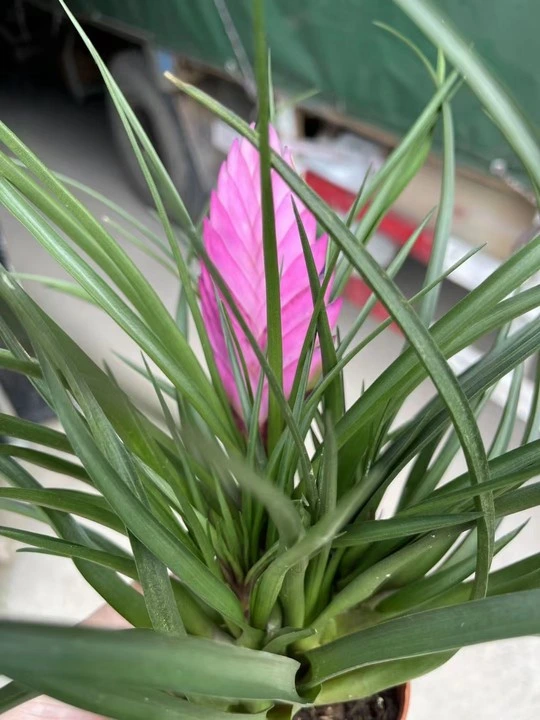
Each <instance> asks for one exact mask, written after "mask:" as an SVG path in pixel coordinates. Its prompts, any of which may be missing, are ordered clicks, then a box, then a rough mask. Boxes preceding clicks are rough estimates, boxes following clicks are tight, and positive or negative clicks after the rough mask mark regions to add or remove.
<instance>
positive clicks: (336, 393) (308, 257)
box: [292, 198, 345, 422]
mask: <svg viewBox="0 0 540 720" xmlns="http://www.w3.org/2000/svg"><path fill="white" fill-rule="evenodd" d="M292 203H293V210H294V216H295V220H296V225H297V226H298V233H299V235H300V241H301V243H302V251H303V253H304V260H305V263H306V268H307V273H308V278H309V284H310V288H311V297H312V301H313V310H314V311H315V306H316V303H317V297H318V296H319V293H320V292H321V282H320V280H319V273H318V272H317V267H316V265H315V260H314V258H313V252H312V250H311V246H310V244H309V240H308V238H307V235H306V230H305V228H304V225H303V223H302V218H301V217H300V213H299V212H298V208H297V206H296V203H295V202H294V198H293V200H292ZM317 332H318V335H319V343H320V350H321V358H322V370H323V375H327V374H328V373H329V372H330V371H331V370H332V368H334V367H335V366H336V364H337V355H336V349H335V347H334V338H333V337H332V330H331V328H330V323H329V321H328V314H327V312H326V306H325V304H323V306H322V308H321V310H320V312H319V313H318V314H317ZM325 394H326V409H327V410H328V412H329V413H330V416H331V417H332V418H333V420H334V422H337V421H338V420H339V418H340V417H341V416H342V415H343V413H344V412H345V396H344V389H343V377H342V376H340V375H338V376H337V377H336V379H335V380H334V382H333V383H331V384H330V385H329V386H328V388H327V390H326V393H325Z"/></svg>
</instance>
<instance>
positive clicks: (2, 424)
mask: <svg viewBox="0 0 540 720" xmlns="http://www.w3.org/2000/svg"><path fill="white" fill-rule="evenodd" d="M0 434H2V435H5V436H8V437H15V438H17V439H18V440H29V441H30V442H34V443H37V444H38V445H46V446H47V447H50V448H53V450H62V451H63V452H67V453H72V452H73V449H72V447H71V445H70V444H69V441H68V439H67V437H66V436H65V435H64V433H61V432H58V430H53V429H52V428H49V427H46V426H44V425H39V424H38V423H34V422H31V421H30V420H24V419H23V418H19V417H16V416H15V415H6V414H5V413H0Z"/></svg>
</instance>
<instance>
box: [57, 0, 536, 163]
mask: <svg viewBox="0 0 540 720" xmlns="http://www.w3.org/2000/svg"><path fill="white" fill-rule="evenodd" d="M53 2H54V0H53ZM434 2H438V3H439V6H440V7H441V9H442V10H444V12H445V13H447V14H448V15H449V16H450V17H451V18H452V20H453V21H454V22H455V24H456V25H457V27H458V28H459V29H460V30H461V31H462V32H463V33H464V34H465V36H466V37H468V38H469V39H470V40H471V43H472V44H473V45H474V47H475V48H476V50H477V51H478V52H479V53H480V54H481V55H482V56H483V57H484V58H485V59H486V61H487V62H488V64H489V65H490V66H491V67H492V68H493V69H495V71H496V72H497V74H498V76H499V77H500V78H501V79H502V81H503V82H504V83H505V84H506V86H507V87H508V88H510V89H511V91H512V93H513V95H514V97H515V98H516V99H517V101H518V102H519V104H520V105H521V106H522V107H523V108H524V109H525V111H526V113H527V115H528V117H529V119H530V121H531V123H532V124H533V125H536V127H538V123H539V118H540V72H539V60H538V50H537V48H538V45H539V37H540V0H434ZM251 4H252V0H71V2H70V6H71V7H72V8H73V9H74V10H75V11H76V12H79V13H84V14H85V15H87V16H94V17H97V16H98V15H99V19H100V21H101V22H107V20H108V19H111V20H114V21H116V22H121V23H122V24H123V25H126V26H128V27H131V28H135V29H138V30H143V31H144V32H145V34H146V35H147V37H148V38H149V40H150V42H151V43H153V44H155V45H156V46H157V47H161V48H164V49H168V50H173V51H175V52H177V53H179V54H182V55H185V56H187V57H190V58H195V59H198V60H201V61H203V62H205V63H207V64H209V65H212V66H215V67H219V68H222V69H223V68H228V69H230V68H231V67H232V66H233V65H234V63H236V60H237V57H238V49H237V52H235V51H234V48H233V43H232V42H231V38H234V32H237V33H238V35H239V37H240V43H241V46H243V48H245V50H246V51H247V53H248V54H249V55H250V56H251V13H250V11H251ZM223 5H226V7H227V10H228V14H229V15H230V18H231V19H232V24H233V27H234V31H233V33H231V29H230V28H229V32H228V33H227V32H226V30H225V28H224V22H223V19H224V16H223V14H222V15H220V13H219V12H218V9H219V8H220V7H222V6H223ZM225 19H227V18H226V16H225ZM267 20H268V22H267V24H268V34H269V44H270V47H271V50H272V63H273V70H274V82H275V85H276V86H277V87H280V88H283V89H284V90H286V91H289V92H291V93H297V92H301V91H305V90H308V89H311V88H316V89H317V90H319V91H320V93H319V95H318V96H317V100H314V101H313V102H322V103H324V104H326V105H331V106H333V107H334V108H335V109H336V110H338V111H339V112H340V113H344V114H346V115H350V116H352V117H355V118H358V119H360V120H362V121H365V122H368V123H370V124H373V125H375V126H377V127H380V128H383V129H385V130H389V131H391V132H394V133H397V134H402V133H403V132H404V131H405V130H406V129H407V128H408V127H409V126H410V124H411V123H412V121H413V120H414V118H415V116H416V115H417V113H418V112H419V111H420V109H421V108H422V107H423V105H424V104H425V103H426V101H427V99H428V97H429V95H430V92H431V91H432V87H431V85H430V83H431V81H430V79H429V77H428V75H427V73H426V71H425V69H424V68H423V66H422V65H421V63H420V62H419V60H418V59H417V58H416V57H415V56H414V55H413V54H412V53H411V51H410V50H409V49H408V48H407V47H406V46H405V45H403V44H402V43H401V42H400V41H398V40H396V39H395V38H394V37H391V36H390V35H389V34H388V33H386V32H384V31H383V30H380V29H378V28H376V27H375V26H374V25H373V23H374V21H375V20H379V21H382V22H385V23H387V24H389V25H392V26H393V27H394V28H396V29H397V30H399V31H400V32H401V33H403V34H405V35H406V36H407V37H409V38H410V39H412V40H414V41H415V42H417V43H418V44H419V45H420V47H421V48H422V49H423V50H425V52H426V53H427V54H428V55H429V57H430V58H433V59H434V58H435V51H434V49H433V47H431V46H430V45H429V43H427V42H426V41H425V40H424V38H423V37H422V36H421V35H420V33H419V32H418V31H417V30H416V28H415V27H414V26H413V25H412V24H411V22H410V21H409V20H408V19H407V18H406V17H405V16H404V15H403V13H402V12H401V11H400V10H399V8H397V7H396V6H395V5H394V3H393V2H392V1H391V0H267ZM455 114H456V135H457V147H458V152H459V159H460V161H461V162H462V163H465V164H468V165H471V166H474V167H477V168H480V169H481V170H483V171H484V172H487V171H488V168H489V164H490V162H491V161H492V160H493V159H495V158H501V159H504V160H506V162H507V163H508V166H509V169H510V170H511V171H512V173H513V174H516V175H520V174H521V169H520V167H519V164H518V162H517V160H516V159H515V158H514V157H513V156H512V154H511V153H510V151H509V149H508V147H507V145H506V143H505V141H504V139H503V138H502V136H501V135H500V133H499V132H498V131H497V130H496V129H495V128H494V127H493V125H492V124H491V123H490V121H489V118H487V117H486V115H485V113H484V112H483V110H482V108H481V107H480V106H479V104H478V102H477V101H476V100H475V98H474V97H473V96H472V94H471V93H470V92H469V91H468V90H467V89H463V90H461V91H460V93H459V95H458V97H457V98H456V100H455Z"/></svg>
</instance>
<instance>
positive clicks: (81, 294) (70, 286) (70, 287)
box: [11, 272, 97, 305]
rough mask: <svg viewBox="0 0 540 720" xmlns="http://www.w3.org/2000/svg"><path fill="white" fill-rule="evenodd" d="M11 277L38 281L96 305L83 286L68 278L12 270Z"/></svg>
mask: <svg viewBox="0 0 540 720" xmlns="http://www.w3.org/2000/svg"><path fill="white" fill-rule="evenodd" d="M11 277H13V278H15V280H23V281H24V280H29V281H30V282H37V283H40V285H44V286H45V287H48V288H50V289H51V290H57V291H58V292H61V293H63V294H64V295H71V296H72V297H76V298H79V300H84V301H85V302H88V303H92V305H97V303H96V302H95V300H93V298H92V297H91V296H90V295H89V294H88V293H87V292H86V290H83V288H81V286H80V285H77V283H72V282H69V281H68V280H60V279H59V278H55V277H49V276H47V275H34V274H33V273H20V272H12V273H11Z"/></svg>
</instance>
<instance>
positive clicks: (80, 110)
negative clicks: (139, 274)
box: [0, 80, 540, 720]
mask: <svg viewBox="0 0 540 720" xmlns="http://www.w3.org/2000/svg"><path fill="white" fill-rule="evenodd" d="M0 107H1V108H2V110H1V113H2V120H3V121H4V122H6V123H7V124H8V125H9V126H10V127H11V128H12V129H13V130H15V131H16V132H17V133H18V134H19V135H20V136H21V138H22V139H23V140H24V141H25V142H26V143H27V144H28V145H30V147H31V148H33V149H34V150H35V151H36V152H37V153H38V155H39V156H40V157H41V158H42V159H43V160H44V161H45V162H46V163H47V164H48V165H49V166H50V167H52V168H54V169H56V170H58V171H61V172H63V173H65V174H69V175H71V176H73V177H75V178H77V179H79V180H81V181H83V182H85V183H87V184H88V185H91V186H93V187H95V188H97V189H99V190H100V191H101V192H102V193H104V194H105V195H107V196H108V197H109V198H111V199H114V200H115V201H116V202H118V203H119V204H120V205H122V206H123V207H125V208H126V209H128V210H129V211H130V212H131V213H133V214H134V215H136V216H137V217H139V218H141V219H144V220H146V221H148V222H149V223H150V224H152V223H153V220H152V218H149V216H148V212H147V210H146V209H145V208H144V207H143V206H142V205H141V204H140V202H139V201H138V200H137V199H136V198H135V197H134V195H133V194H132V192H131V191H130V189H129V187H128V186H127V185H126V183H125V178H124V176H123V174H122V171H121V168H120V167H119V165H118V162H117V158H116V156H115V152H114V148H113V147H112V145H111V140H110V137H109V134H108V128H107V124H106V118H105V114H104V108H103V103H102V101H101V100H100V99H98V98H96V99H95V100H92V101H91V102H89V103H88V104H87V105H85V106H77V105H75V104H74V103H73V102H72V101H71V100H69V99H68V98H66V97H65V96H64V94H63V93H62V92H61V91H60V90H59V89H58V88H56V87H54V86H51V87H41V88H40V87H39V86H38V85H36V84H35V83H32V82H24V81H20V80H19V81H17V82H15V81H6V82H4V83H0ZM88 205H89V207H90V208H91V209H92V210H93V211H94V212H96V213H97V214H98V215H101V214H103V209H102V208H100V207H99V206H98V205H97V204H96V203H95V202H92V201H91V202H89V203H88ZM0 218H1V222H2V226H3V229H4V233H5V236H6V238H7V241H8V247H9V253H10V257H11V260H12V263H13V266H14V267H15V269H16V270H18V271H21V272H33V273H39V274H45V275H48V274H50V275H54V276H57V277H64V275H63V273H62V271H61V270H59V269H58V267H57V266H56V265H55V264H54V262H53V261H51V259H50V258H49V256H48V255H47V254H46V253H45V252H44V251H43V250H41V249H40V247H39V246H38V245H37V243H36V242H35V241H33V240H32V239H31V238H30V237H29V236H28V234H27V233H26V232H25V231H24V230H23V229H22V228H21V227H20V226H19V225H18V224H17V223H16V222H15V221H14V220H13V219H12V218H11V217H9V216H8V215H7V213H6V212H5V211H1V215H0ZM132 255H133V257H134V258H135V259H136V260H137V262H139V263H140V264H141V265H143V266H144V270H145V273H146V274H147V276H148V277H149V279H150V280H151V282H152V284H153V285H154V287H156V289H157V290H158V291H159V292H160V294H161V296H162V297H163V299H164V301H165V303H166V304H167V306H169V307H171V308H172V307H173V306H174V302H175V299H176V294H177V288H176V287H175V284H174V280H173V279H172V277H171V276H170V275H168V274H167V272H166V271H165V270H164V269H163V268H161V267H160V266H159V265H158V264H157V263H155V262H153V261H152V260H150V259H148V258H147V257H146V256H144V255H142V254H141V253H140V252H138V251H133V252H132ZM417 272H418V268H417V267H415V266H414V265H412V264H411V265H408V266H406V268H405V270H404V273H402V280H403V283H404V284H405V285H408V284H409V285H410V284H414V283H415V282H416V276H417ZM27 288H28V290H29V291H30V292H31V293H32V295H33V296H34V297H35V298H36V299H37V300H38V302H39V304H40V305H41V306H42V307H43V308H44V309H45V310H46V311H47V312H48V313H50V314H51V315H52V316H53V317H54V318H56V319H57V320H58V322H59V323H60V324H61V325H62V326H63V327H64V328H65V329H66V330H67V331H68V332H69V333H70V334H71V335H72V337H74V339H75V340H76V341H77V342H79V343H80V344H81V345H82V346H83V347H84V348H85V349H86V350H87V351H88V352H89V353H90V354H91V355H92V356H94V357H95V358H98V359H103V358H107V360H108V361H110V363H111V365H112V367H113V368H114V370H115V372H116V373H117V375H118V377H119V379H120V381H121V382H122V383H123V384H124V385H127V387H128V388H129V390H130V392H131V393H132V394H133V396H135V397H136V398H137V399H138V401H140V402H142V403H146V402H147V400H146V399H145V398H147V397H148V394H147V389H148V388H147V386H146V383H145V381H144V380H141V379H140V378H138V377H137V376H136V375H135V374H134V373H133V372H131V371H129V370H128V369H126V368H125V366H124V365H123V364H122V363H121V362H120V361H119V360H118V359H117V358H116V357H115V356H114V355H113V351H116V352H120V353H122V354H124V355H128V356H131V357H132V358H134V359H135V358H136V357H137V354H136V349H135V348H134V347H133V345H132V343H130V341H129V340H127V339H126V338H125V336H124V335H123V333H122V332H121V331H120V330H118V328H116V327H115V326H114V324H113V323H112V322H111V321H108V320H106V319H105V318H104V317H103V315H102V314H100V313H99V312H98V311H97V310H95V309H94V308H92V307H90V306H88V305H86V304H84V303H83V302H80V301H78V300H75V299H71V298H66V297H64V296H61V295H58V294H56V293H55V292H53V291H50V290H46V289H43V288H42V287H41V286H37V285H35V284H27ZM456 294H459V293H456V290H455V289H452V287H451V286H447V287H446V288H445V291H444V293H443V298H442V303H443V305H446V306H448V305H450V304H452V302H453V299H454V298H455V296H456ZM355 312H356V311H355V309H354V308H353V307H352V306H347V305H346V306H345V307H344V310H343V314H342V318H341V324H342V328H343V330H344V331H346V329H347V327H348V326H349V325H350V323H351V322H352V320H353V318H354V316H355ZM367 327H368V328H371V327H373V324H372V322H371V321H369V322H368V324H367ZM401 342H402V341H401V339H400V337H399V336H398V335H396V334H394V333H392V332H386V333H384V334H383V335H381V336H380V337H379V338H378V339H377V341H376V342H374V343H373V344H372V345H370V347H369V350H368V351H367V352H363V353H361V354H360V355H359V356H358V357H357V358H356V360H355V361H354V362H353V363H352V364H351V366H350V368H349V371H348V373H347V377H346V389H347V395H348V397H349V398H353V397H355V396H357V395H358V392H359V391H360V388H361V385H362V383H363V382H365V383H367V384H369V383H370V382H371V381H372V380H373V378H374V377H376V375H377V374H378V373H380V371H381V369H382V367H383V366H385V365H387V364H388V363H389V362H390V361H391V360H392V359H393V358H394V357H395V356H396V355H397V353H398V352H399V350H400V347H401ZM429 392H430V388H429V386H428V385H427V383H426V384H425V385H424V386H422V387H421V388H420V389H419V391H418V392H417V393H416V394H415V396H414V397H413V398H411V401H410V402H409V404H408V406H407V407H406V408H405V412H404V415H405V416H406V415H407V414H409V413H411V412H413V411H414V410H415V409H416V408H417V407H418V406H419V403H420V402H421V401H422V399H425V398H426V397H427V395H428V394H429ZM499 416H500V411H499V409H498V408H497V407H495V406H494V405H490V406H489V407H488V409H487V410H486V412H485V413H484V417H483V419H482V428H483V431H484V433H485V436H486V438H489V437H490V436H491V434H492V433H493V429H494V427H495V426H496V423H497V421H498V418H499ZM37 474H38V476H39V479H40V481H42V482H43V483H44V484H47V485H51V484H52V485H55V486H59V485H60V484H61V482H62V481H61V480H60V479H59V477H58V476H53V474H52V473H48V472H45V471H40V472H38V473H37ZM391 502H392V498H391V497H390V498H389V499H388V505H389V506H390V504H391ZM530 514H531V515H532V519H531V522H530V523H529V525H528V527H527V528H526V529H525V530H524V531H523V532H522V533H521V535H520V536H519V537H518V539H517V540H516V541H515V542H514V543H513V544H512V547H511V548H509V549H507V550H506V551H504V552H503V553H502V554H501V556H500V557H498V558H497V560H496V563H497V564H498V565H500V564H506V563H507V562H511V561H513V560H515V559H518V558H520V557H523V556H525V555H528V554H531V553H533V552H538V551H539V550H540V512H539V511H536V512H533V513H530ZM15 522H24V525H25V526H28V525H29V524H28V522H26V521H20V520H14V518H13V517H9V518H8V517H7V516H5V517H2V516H1V513H0V523H1V524H14V523H15ZM517 522H518V518H513V521H512V524H515V523H517ZM99 602H100V599H99V597H98V596H97V595H96V594H95V593H94V592H93V591H92V590H91V589H90V588H89V587H88V586H86V584H85V583H84V581H83V580H82V579H81V578H80V577H79V576H78V574H77V572H76V571H75V569H74V567H73V566H72V565H71V563H70V562H69V561H67V560H62V559H57V558H50V557H45V556H36V555H32V554H18V555H17V556H16V557H14V558H13V557H12V558H11V559H9V560H8V559H4V560H3V561H0V617H4V618H5V617H10V618H43V619H48V620H56V621H62V622H67V623H73V622H76V621H79V620H81V619H82V618H84V617H85V616H87V615H88V614H89V613H90V612H92V611H93V610H94V609H95V608H96V607H97V606H98V605H99ZM539 667H540V639H539V638H527V639H521V640H512V641H506V642H497V643H491V644H489V645H483V646H478V647H475V648H468V649H465V650H462V651H461V652H459V653H458V654H457V655H456V656H455V657H454V659H453V660H452V661H450V662H449V663H448V664H447V665H445V666H444V667H442V668H441V669H439V670H437V671H436V672H434V673H432V674H431V675H429V676H427V677H424V678H422V679H419V680H416V681H414V683H413V689H412V703H411V709H410V715H409V718H410V720H433V719H434V718H436V719H437V720H455V718H460V720H492V718H498V717H511V718H516V719H518V720H533V718H537V717H539V716H540V679H539V676H538V668H539Z"/></svg>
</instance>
